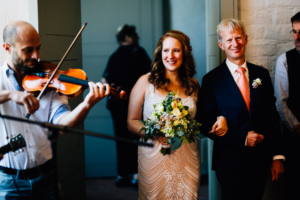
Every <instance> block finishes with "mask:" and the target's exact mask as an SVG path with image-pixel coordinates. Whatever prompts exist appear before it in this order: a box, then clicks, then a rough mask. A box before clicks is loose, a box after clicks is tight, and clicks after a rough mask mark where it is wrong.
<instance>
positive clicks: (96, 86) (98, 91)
mask: <svg viewBox="0 0 300 200" xmlns="http://www.w3.org/2000/svg"><path fill="white" fill-rule="evenodd" d="M89 87H90V92H89V93H88V95H86V97H85V99H84V101H85V103H87V105H88V107H89V109H91V108H92V107H93V106H94V105H95V104H96V103H97V102H99V101H100V100H101V99H103V98H104V97H106V96H107V95H109V93H110V86H109V85H108V84H102V83H100V82H98V83H93V82H89ZM105 88H106V89H105Z"/></svg>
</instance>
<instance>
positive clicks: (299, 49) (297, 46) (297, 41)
mask: <svg viewBox="0 0 300 200" xmlns="http://www.w3.org/2000/svg"><path fill="white" fill-rule="evenodd" d="M294 43H295V47H296V50H297V51H300V44H299V43H300V39H297V40H294ZM297 43H298V45H297Z"/></svg>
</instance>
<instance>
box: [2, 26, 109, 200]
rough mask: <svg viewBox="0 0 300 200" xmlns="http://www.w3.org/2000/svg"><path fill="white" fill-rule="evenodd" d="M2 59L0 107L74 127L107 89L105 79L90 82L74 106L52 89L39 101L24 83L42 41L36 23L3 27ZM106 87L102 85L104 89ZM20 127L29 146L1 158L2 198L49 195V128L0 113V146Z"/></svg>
mask: <svg viewBox="0 0 300 200" xmlns="http://www.w3.org/2000/svg"><path fill="white" fill-rule="evenodd" d="M3 41H4V44H3V48H4V50H5V51H6V61H5V63H4V65H3V66H2V67H0V112H1V114H3V115H12V116H17V117H22V118H24V117H25V116H26V114H27V113H29V114H31V116H30V119H31V120H35V121H43V122H45V121H46V122H49V123H54V124H59V125H65V126H69V127H75V126H76V125H78V124H80V123H81V122H83V120H84V119H85V118H86V116H87V114H88V112H89V111H90V109H91V108H92V107H93V106H94V105H95V104H96V103H97V102H99V101H100V100H101V99H102V98H104V97H105V96H107V95H108V94H109V93H110V87H109V85H107V84H104V85H103V84H101V83H92V82H89V89H90V92H89V93H88V95H87V96H86V97H85V99H84V101H83V102H82V103H80V104H79V105H78V106H77V107H76V108H75V109H74V110H73V111H71V110H70V107H69V106H68V100H67V98H66V97H65V96H62V95H59V94H58V93H57V92H55V91H49V92H47V93H45V94H44V95H43V96H42V98H41V99H40V100H39V101H38V100H37V99H36V98H35V97H34V96H33V95H32V94H30V93H26V92H25V91H24V88H23V86H22V79H23V77H24V74H26V73H30V72H31V71H34V70H36V66H37V62H38V59H39V53H40V48H41V43H40V39H39V35H38V33H37V31H36V30H35V28H34V27H33V26H32V25H30V24H29V23H27V22H23V21H13V22H11V23H9V24H8V25H7V26H6V27H5V29H4V31H3ZM105 87H106V90H105ZM18 133H21V135H22V136H23V137H24V138H25V140H26V143H27V147H26V148H23V149H20V150H18V151H17V152H15V153H12V152H10V153H7V154H5V155H3V159H2V160H1V161H0V180H1V181H0V200H1V199H6V198H7V197H12V196H13V197H15V198H16V197H20V198H22V196H28V197H32V198H36V199H53V198H54V186H53V184H52V182H53V180H52V178H53V170H52V163H51V162H52V151H51V147H50V142H49V140H48V139H47V134H48V131H47V130H45V129H43V128H41V127H39V126H36V125H30V124H26V123H19V122H14V121H11V120H4V119H0V146H3V145H6V144H7V143H8V139H9V138H11V137H14V136H15V135H16V134H18Z"/></svg>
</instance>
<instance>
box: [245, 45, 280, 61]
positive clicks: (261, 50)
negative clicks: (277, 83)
mask: <svg viewBox="0 0 300 200" xmlns="http://www.w3.org/2000/svg"><path fill="white" fill-rule="evenodd" d="M274 55H276V43H274V42H272V41H271V42H260V41H258V42H256V41H255V42H249V43H248V45H247V46H246V57H248V58H251V59H254V58H257V57H262V56H274Z"/></svg>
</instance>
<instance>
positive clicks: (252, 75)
mask: <svg viewBox="0 0 300 200" xmlns="http://www.w3.org/2000/svg"><path fill="white" fill-rule="evenodd" d="M247 68H248V71H249V87H250V116H251V114H252V111H253V105H254V100H255V96H256V89H255V88H253V86H252V82H253V80H254V79H256V78H258V76H257V74H256V71H255V70H253V68H252V65H251V63H248V62H247Z"/></svg>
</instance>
